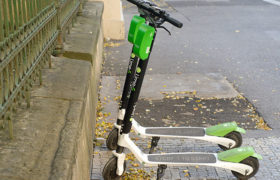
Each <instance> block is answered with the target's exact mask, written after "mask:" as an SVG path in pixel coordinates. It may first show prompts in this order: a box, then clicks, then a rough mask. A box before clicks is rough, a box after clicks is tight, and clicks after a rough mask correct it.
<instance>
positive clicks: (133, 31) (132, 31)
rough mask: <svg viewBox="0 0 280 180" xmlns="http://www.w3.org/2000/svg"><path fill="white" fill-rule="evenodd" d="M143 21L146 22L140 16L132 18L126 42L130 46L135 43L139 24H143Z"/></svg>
mask: <svg viewBox="0 0 280 180" xmlns="http://www.w3.org/2000/svg"><path fill="white" fill-rule="evenodd" d="M145 21H146V20H145V19H144V18H142V17H140V16H133V18H132V20H131V22H130V27H129V31H128V41H129V42H131V43H132V44H134V43H135V40H136V37H137V32H138V29H139V27H140V26H141V24H145Z"/></svg>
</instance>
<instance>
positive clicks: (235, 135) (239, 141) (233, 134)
mask: <svg viewBox="0 0 280 180" xmlns="http://www.w3.org/2000/svg"><path fill="white" fill-rule="evenodd" d="M224 137H225V138H228V139H231V140H233V141H235V146H232V147H230V148H228V147H225V146H222V145H220V144H218V146H219V147H220V148H221V149H222V150H224V151H226V150H229V149H233V148H238V147H240V146H241V145H242V135H241V134H240V133H239V132H236V131H232V132H230V133H228V134H227V135H225V136H224Z"/></svg>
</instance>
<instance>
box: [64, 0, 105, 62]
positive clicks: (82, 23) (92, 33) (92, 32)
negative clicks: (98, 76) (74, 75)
mask: <svg viewBox="0 0 280 180" xmlns="http://www.w3.org/2000/svg"><path fill="white" fill-rule="evenodd" d="M103 9H104V5H103V2H85V5H84V9H83V11H82V14H81V15H80V16H78V17H77V23H75V25H74V27H73V28H72V29H71V33H70V34H68V35H66V41H65V43H64V50H65V51H64V54H63V56H64V57H68V58H72V59H79V60H86V61H90V62H92V61H93V60H94V58H95V55H96V47H97V41H98V37H99V36H100V33H101V32H100V29H101V28H102V21H101V19H102V13H103Z"/></svg>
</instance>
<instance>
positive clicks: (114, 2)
mask: <svg viewBox="0 0 280 180" xmlns="http://www.w3.org/2000/svg"><path fill="white" fill-rule="evenodd" d="M90 1H102V2H104V13H103V32H104V37H105V38H106V39H108V38H109V39H115V40H122V39H124V38H125V27H124V17H123V10H122V2H121V1H120V0H90Z"/></svg>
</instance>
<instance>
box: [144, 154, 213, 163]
mask: <svg viewBox="0 0 280 180" xmlns="http://www.w3.org/2000/svg"><path fill="white" fill-rule="evenodd" d="M148 160H149V161H151V162H158V163H159V164H161V163H162V164H164V163H174V164H176V163H216V162H217V158H216V156H215V155H214V154H202V153H168V154H149V155H148Z"/></svg>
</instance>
